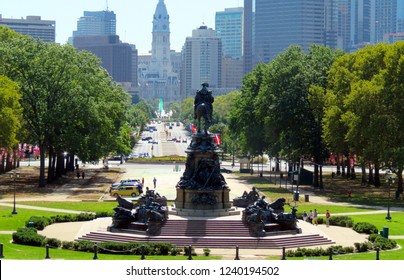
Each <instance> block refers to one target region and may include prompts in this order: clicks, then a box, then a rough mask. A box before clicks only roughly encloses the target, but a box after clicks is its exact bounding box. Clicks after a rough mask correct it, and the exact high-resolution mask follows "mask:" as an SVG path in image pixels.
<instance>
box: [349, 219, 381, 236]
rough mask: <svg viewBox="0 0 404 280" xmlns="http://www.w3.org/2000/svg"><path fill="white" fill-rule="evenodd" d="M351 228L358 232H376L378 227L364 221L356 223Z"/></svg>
mask: <svg viewBox="0 0 404 280" xmlns="http://www.w3.org/2000/svg"><path fill="white" fill-rule="evenodd" d="M352 229H353V230H354V231H356V232H358V233H366V234H372V233H378V229H377V227H376V226H375V225H372V224H370V223H366V222H361V223H356V224H355V225H354V226H353V228H352Z"/></svg>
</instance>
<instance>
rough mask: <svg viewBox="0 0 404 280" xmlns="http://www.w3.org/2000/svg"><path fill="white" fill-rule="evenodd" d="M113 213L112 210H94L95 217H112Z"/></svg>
mask: <svg viewBox="0 0 404 280" xmlns="http://www.w3.org/2000/svg"><path fill="white" fill-rule="evenodd" d="M112 215H114V213H113V212H106V211H105V212H96V213H95V218H105V217H112Z"/></svg>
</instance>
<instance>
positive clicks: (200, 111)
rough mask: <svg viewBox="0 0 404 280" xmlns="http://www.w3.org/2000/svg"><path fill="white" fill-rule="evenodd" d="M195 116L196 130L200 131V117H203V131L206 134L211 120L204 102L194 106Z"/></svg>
mask: <svg viewBox="0 0 404 280" xmlns="http://www.w3.org/2000/svg"><path fill="white" fill-rule="evenodd" d="M195 116H196V120H197V131H198V132H202V126H201V119H202V118H203V119H204V128H203V131H204V132H205V134H208V129H209V127H210V126H211V124H212V120H211V119H210V116H209V112H208V108H207V105H206V104H205V103H200V104H199V105H197V106H196V108H195Z"/></svg>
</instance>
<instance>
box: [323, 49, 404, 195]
mask: <svg viewBox="0 0 404 280" xmlns="http://www.w3.org/2000/svg"><path fill="white" fill-rule="evenodd" d="M403 55H404V44H403V43H402V42H400V43H396V44H393V45H387V44H379V45H376V46H369V47H366V48H364V49H362V50H360V51H358V52H356V53H355V54H351V55H349V56H347V58H344V59H343V61H345V62H347V61H348V60H349V63H345V64H342V63H338V64H336V65H335V66H334V68H335V69H334V70H333V71H332V72H331V73H332V75H331V76H330V78H331V79H334V80H337V79H338V73H341V72H345V73H346V74H347V75H349V77H350V79H349V80H347V81H346V85H345V86H343V84H341V83H332V84H331V83H330V91H329V92H330V95H331V97H330V100H332V101H334V102H333V103H331V106H329V107H328V108H327V111H328V114H326V118H325V122H328V123H330V122H331V120H332V121H333V122H334V123H338V122H340V123H341V124H340V125H341V126H344V127H345V133H344V134H343V136H344V138H345V140H346V142H347V143H348V144H349V147H350V149H351V150H353V151H354V152H356V153H359V154H360V155H362V156H363V157H364V158H366V159H368V160H369V161H370V162H372V163H374V165H375V182H374V183H375V185H376V186H380V184H381V183H380V176H379V172H378V171H379V168H388V169H390V170H391V171H392V172H394V173H396V175H397V177H398V178H399V180H398V191H399V192H402V191H403V187H402V172H403V166H404V162H403V150H404V148H403V147H404V146H403V144H402V143H403V138H404V134H403V133H402V128H403V127H404V117H403V114H402V104H403V101H404V97H403V94H402V90H403V78H402V75H403V73H402V70H401V69H402V64H403V61H404V60H403V59H402V57H403ZM334 92H340V95H341V96H344V99H343V102H338V101H337V99H336V98H335V97H332V95H333V93H334ZM332 110H334V111H338V112H339V118H338V117H335V118H334V119H331V118H330V116H333V115H332V114H331V113H329V112H332ZM334 116H335V115H334ZM332 128H333V127H331V129H330V128H327V130H328V133H329V134H331V133H333V132H334V131H333V130H332ZM339 133H341V132H339Z"/></svg>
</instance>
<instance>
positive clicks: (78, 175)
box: [77, 171, 80, 179]
mask: <svg viewBox="0 0 404 280" xmlns="http://www.w3.org/2000/svg"><path fill="white" fill-rule="evenodd" d="M77 179H80V172H79V171H77Z"/></svg>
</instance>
